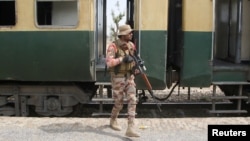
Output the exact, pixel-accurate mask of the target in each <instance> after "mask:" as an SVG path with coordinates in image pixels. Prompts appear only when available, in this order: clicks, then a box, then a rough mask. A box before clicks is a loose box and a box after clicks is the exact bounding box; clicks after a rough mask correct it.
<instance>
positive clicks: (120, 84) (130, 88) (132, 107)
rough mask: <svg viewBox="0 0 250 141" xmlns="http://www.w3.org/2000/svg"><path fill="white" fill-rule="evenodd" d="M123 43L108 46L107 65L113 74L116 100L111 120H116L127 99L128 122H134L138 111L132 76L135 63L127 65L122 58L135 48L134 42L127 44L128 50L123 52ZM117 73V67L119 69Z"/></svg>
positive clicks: (112, 79) (112, 81)
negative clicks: (125, 98) (124, 99)
mask: <svg viewBox="0 0 250 141" xmlns="http://www.w3.org/2000/svg"><path fill="white" fill-rule="evenodd" d="M122 44H123V43H122V42H120V41H119V40H118V43H112V44H110V45H109V46H108V49H107V56H106V63H107V66H108V68H109V70H110V73H111V83H112V89H113V98H114V100H115V103H114V107H113V109H112V113H111V118H113V119H115V118H117V116H118V115H119V112H120V110H121V109H122V108H123V98H124V96H126V97H127V100H128V120H129V121H133V120H134V118H135V111H136V104H137V101H136V85H135V82H134V75H133V74H131V71H132V67H133V66H134V62H132V63H129V64H125V63H123V62H122V61H121V59H120V57H124V56H125V55H126V54H129V52H130V53H132V54H133V51H134V49H135V46H134V44H133V43H132V42H128V43H126V45H127V46H128V50H125V51H124V50H123V51H122V50H121V48H120V47H119V46H122ZM118 65H120V66H119V68H118V70H117V71H116V72H115V67H118Z"/></svg>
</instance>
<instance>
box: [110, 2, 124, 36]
mask: <svg viewBox="0 0 250 141" xmlns="http://www.w3.org/2000/svg"><path fill="white" fill-rule="evenodd" d="M117 1H119V4H120V7H119V9H120V12H125V14H126V2H127V0H107V32H108V35H109V29H110V26H111V25H113V26H114V24H113V20H112V16H111V11H112V10H113V11H117V13H115V14H116V15H118V13H120V12H119V11H118V10H117V7H116V6H115V5H116V3H117ZM125 22H126V16H124V18H123V19H122V20H121V21H120V23H119V25H122V24H125Z"/></svg>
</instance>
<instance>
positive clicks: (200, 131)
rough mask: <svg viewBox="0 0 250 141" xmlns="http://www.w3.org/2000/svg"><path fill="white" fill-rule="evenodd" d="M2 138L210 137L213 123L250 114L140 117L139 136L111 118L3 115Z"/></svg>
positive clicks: (149, 140) (199, 140) (196, 140)
mask: <svg viewBox="0 0 250 141" xmlns="http://www.w3.org/2000/svg"><path fill="white" fill-rule="evenodd" d="M0 121H1V122H0V140H1V141H99V140H101V141H207V126H208V125H209V124H226V125H228V124H244V125H245V124H250V117H244V118H241V117H235V118H222V117H219V118H216V117H210V118H150V119H147V118H137V120H136V128H137V131H138V132H139V133H140V135H141V137H139V138H127V137H126V136H124V134H125V131H126V126H127V125H126V118H120V119H119V123H120V124H121V126H122V127H123V130H122V131H113V130H112V129H110V128H109V125H108V124H109V119H108V118H25V117H0Z"/></svg>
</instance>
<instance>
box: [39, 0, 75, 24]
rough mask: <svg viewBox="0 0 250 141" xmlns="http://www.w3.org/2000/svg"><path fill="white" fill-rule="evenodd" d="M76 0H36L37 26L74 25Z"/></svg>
mask: <svg viewBox="0 0 250 141" xmlns="http://www.w3.org/2000/svg"><path fill="white" fill-rule="evenodd" d="M77 2H78V0H36V20H37V25H38V26H66V27H75V26H76V25H77V23H78V6H77Z"/></svg>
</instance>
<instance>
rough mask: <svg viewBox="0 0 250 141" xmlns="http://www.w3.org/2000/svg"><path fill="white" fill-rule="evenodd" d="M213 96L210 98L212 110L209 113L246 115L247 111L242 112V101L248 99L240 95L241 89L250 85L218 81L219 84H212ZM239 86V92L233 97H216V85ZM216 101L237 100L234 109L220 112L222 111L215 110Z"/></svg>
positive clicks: (247, 83)
mask: <svg viewBox="0 0 250 141" xmlns="http://www.w3.org/2000/svg"><path fill="white" fill-rule="evenodd" d="M212 84H213V95H212V96H211V99H212V109H211V110H210V111H209V112H210V113H214V114H241V113H248V112H247V110H242V107H241V106H242V100H244V99H248V97H247V96H243V95H242V89H243V85H250V83H249V82H234V81H232V82H228V81H220V82H213V83H212ZM235 84H236V85H239V91H238V93H237V94H236V95H233V96H216V85H235ZM218 99H222V100H223V99H224V100H228V99H231V100H232V99H233V100H237V101H236V102H237V103H236V105H237V106H236V109H230V110H229V109H226V110H222V109H217V108H216V101H215V100H218Z"/></svg>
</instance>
